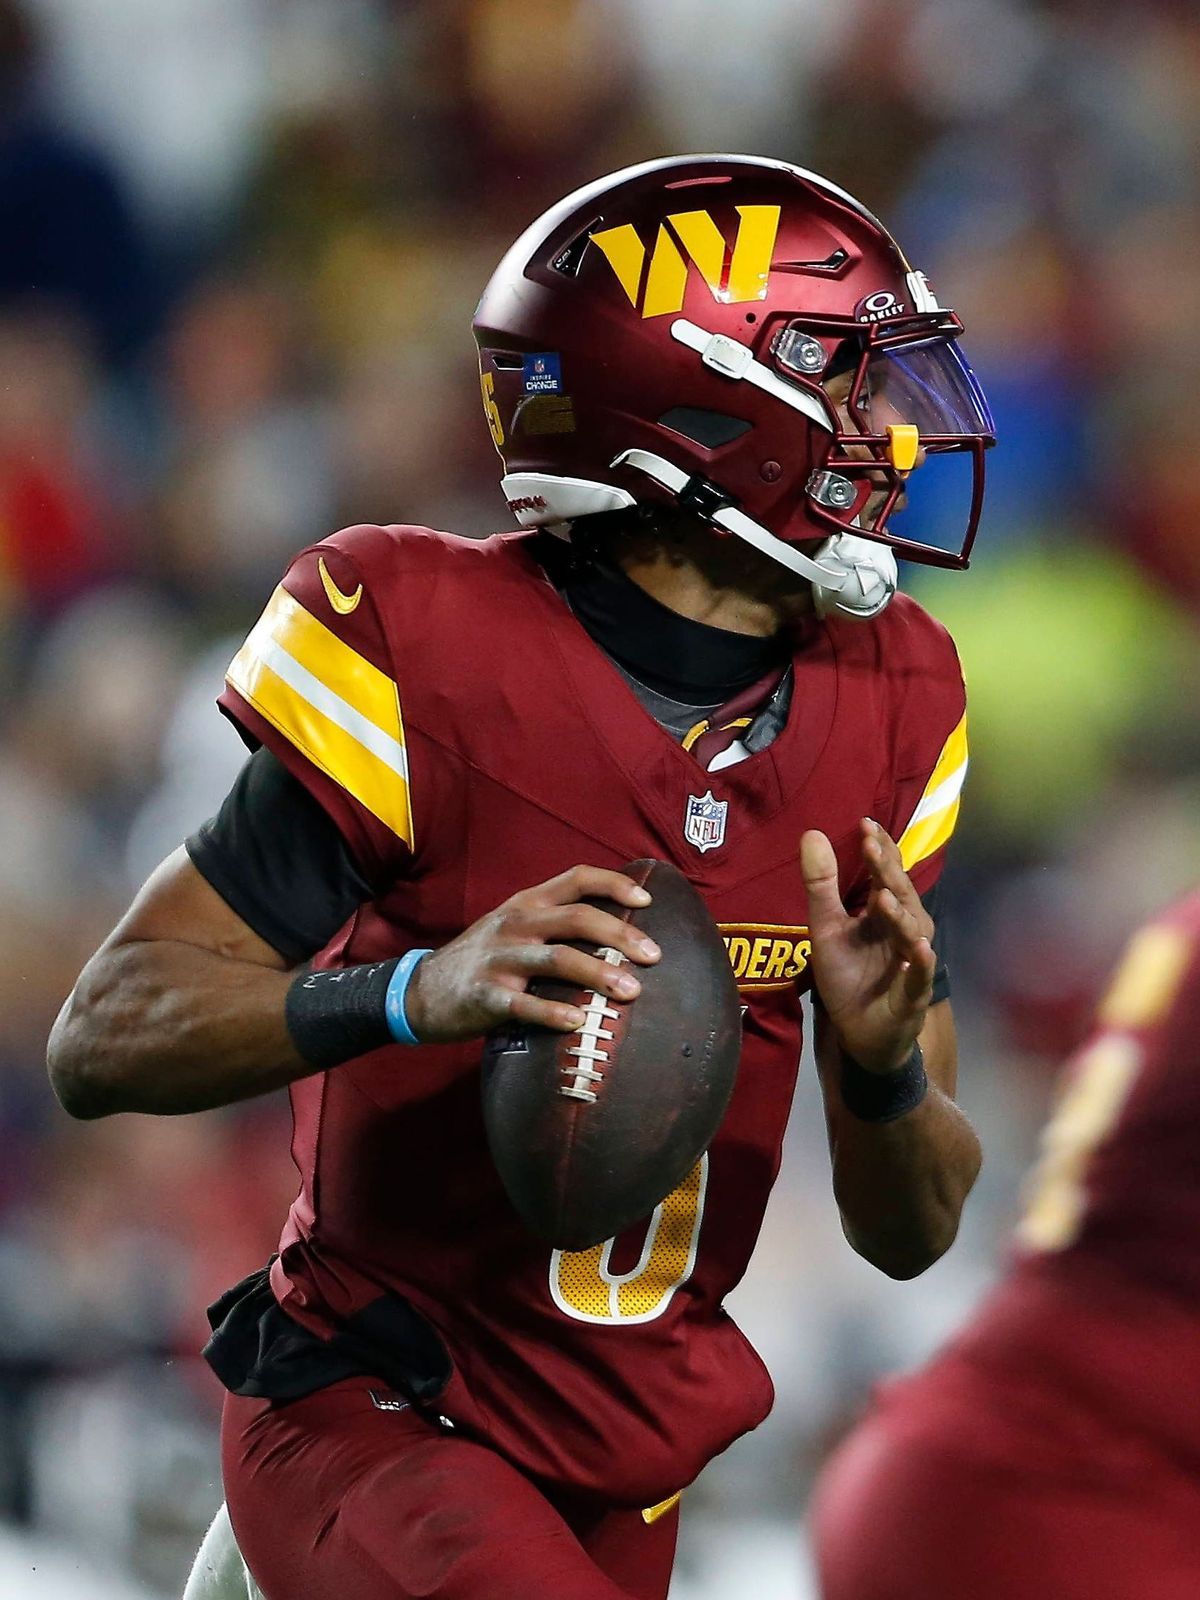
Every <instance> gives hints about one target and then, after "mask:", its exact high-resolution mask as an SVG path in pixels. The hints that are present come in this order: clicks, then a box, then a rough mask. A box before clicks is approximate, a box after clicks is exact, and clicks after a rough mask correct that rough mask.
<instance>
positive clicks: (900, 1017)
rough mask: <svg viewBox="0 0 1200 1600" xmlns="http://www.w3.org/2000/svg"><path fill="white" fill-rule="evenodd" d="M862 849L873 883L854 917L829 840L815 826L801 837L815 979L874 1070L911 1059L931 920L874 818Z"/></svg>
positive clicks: (924, 1003) (853, 1049)
mask: <svg viewBox="0 0 1200 1600" xmlns="http://www.w3.org/2000/svg"><path fill="white" fill-rule="evenodd" d="M861 848H862V859H863V864H864V866H865V867H866V869H867V872H868V874H869V875H870V879H871V889H870V893H869V894H868V896H867V903H866V906H865V907H864V909H863V910H862V911H861V912H860V913H859V914H858V915H857V916H851V915H850V914H849V913H848V912H847V910H846V908H845V906H844V905H843V904H842V897H841V894H840V893H839V891H838V877H837V857H836V856H835V855H834V851H833V846H832V845H831V844H830V842H829V840H828V839H827V838H826V837H825V835H824V834H823V833H818V832H816V831H815V830H813V831H810V832H808V833H806V834H805V835H804V836H803V838H802V839H801V840H800V865H801V870H802V871H803V874H804V883H805V887H806V889H807V890H808V921H809V932H810V934H811V937H812V957H811V960H812V969H813V981H814V983H815V985H816V989H817V993H818V995H819V996H820V999H821V1003H822V1004H823V1006H824V1007H825V1010H826V1012H827V1013H828V1015H829V1019H830V1021H831V1022H832V1023H833V1026H834V1029H835V1030H836V1032H837V1035H838V1038H839V1040H840V1041H841V1045H842V1048H843V1049H844V1050H845V1051H846V1052H847V1054H849V1055H851V1056H853V1058H854V1059H855V1060H856V1061H857V1062H858V1063H859V1065H860V1066H862V1067H865V1068H866V1069H867V1070H868V1071H871V1072H890V1071H892V1070H893V1069H894V1068H896V1067H899V1066H901V1065H903V1063H904V1061H905V1060H906V1059H907V1057H908V1055H909V1053H910V1051H911V1050H912V1047H913V1044H914V1043H915V1042H916V1039H917V1035H918V1034H919V1033H920V1031H921V1027H922V1024H923V1023H924V1021H925V1013H926V1012H927V1011H928V1009H929V1001H930V996H931V994H932V991H933V974H934V966H935V958H934V953H933V946H932V944H931V942H930V941H931V939H932V937H933V920H932V918H931V917H930V915H929V913H928V912H927V911H926V910H925V907H924V906H923V905H922V904H921V899H920V896H919V895H918V894H917V891H916V889H914V888H913V885H912V881H911V879H910V878H909V876H908V874H907V873H906V872H905V870H904V868H903V866H902V865H901V862H900V851H899V849H898V848H897V846H896V843H895V841H894V840H893V839H892V838H891V837H890V836H889V834H888V833H887V832H886V831H885V830H884V829H883V828H881V827H880V826H879V824H878V823H877V822H873V821H871V819H870V818H868V817H864V818H863V821H862V843H861Z"/></svg>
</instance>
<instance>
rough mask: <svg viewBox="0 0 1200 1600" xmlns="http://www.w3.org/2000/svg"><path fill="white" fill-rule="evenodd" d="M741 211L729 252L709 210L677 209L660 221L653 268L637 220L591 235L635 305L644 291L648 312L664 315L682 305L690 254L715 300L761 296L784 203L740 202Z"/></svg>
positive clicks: (643, 307)
mask: <svg viewBox="0 0 1200 1600" xmlns="http://www.w3.org/2000/svg"><path fill="white" fill-rule="evenodd" d="M737 213H738V230H737V238H736V239H735V240H734V244H733V253H732V255H730V254H729V249H728V246H727V244H726V242H725V236H724V234H722V232H721V230H720V229H719V228H718V227H717V225H716V223H715V222H714V221H713V219H712V217H711V216H710V215H709V213H708V212H707V211H676V212H673V213H672V214H671V215H670V216H669V217H667V218H666V220H665V221H663V222H660V223H659V225H658V237H657V238H656V239H655V241H654V250H653V252H652V254H651V256H650V267H649V271H647V270H646V246H645V245H644V244H643V243H642V241H641V239H640V238H639V237H638V234H637V230H636V228H634V226H633V224H632V223H629V222H623V223H621V225H620V227H617V228H605V229H604V230H603V231H602V232H601V233H593V234H592V236H591V239H592V243H593V244H594V245H596V246H597V247H598V249H600V250H601V251H602V252H603V254H604V257H605V259H606V260H607V262H608V264H609V266H610V267H611V268H612V269H613V271H614V272H615V273H616V275H617V280H618V282H619V283H620V285H621V287H622V289H624V291H625V293H626V294H627V295H628V296H629V303H630V305H632V306H636V305H637V303H638V294H639V291H640V292H641V295H642V303H641V310H642V316H643V317H663V316H666V315H667V314H668V313H670V312H675V311H681V310H682V309H683V296H684V293H685V291H686V289H687V275H688V261H689V260H690V261H691V262H692V264H693V266H695V267H696V268H697V269H698V271H699V273H700V276H701V277H702V278H703V279H704V281H705V283H707V285H708V287H709V289H710V290H711V291H712V297H713V299H714V300H719V301H721V303H722V304H725V305H728V304H733V305H736V304H739V303H741V302H743V301H746V300H762V299H765V298H766V293H767V277H768V274H769V273H770V270H771V256H772V254H773V253H774V250H775V236H776V234H777V233H778V232H779V207H778V206H738V207H737ZM727 257H728V261H729V270H728V274H726V270H725V263H726V258H727ZM643 279H644V282H645V287H644V289H643Z"/></svg>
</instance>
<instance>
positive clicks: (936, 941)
mask: <svg viewBox="0 0 1200 1600" xmlns="http://www.w3.org/2000/svg"><path fill="white" fill-rule="evenodd" d="M921 904H922V905H923V906H924V907H925V909H926V911H928V913H929V915H930V916H931V917H932V918H933V953H934V955H935V956H936V957H937V966H936V967H935V968H934V969H933V999H932V1000H931V1001H930V1005H937V1003H938V1001H939V1000H949V998H950V973H949V971H948V970H947V967H946V950H947V948H948V946H949V929H948V928H947V926H946V907H945V904H944V901H943V898H942V880H941V879H940V878H939V879H938V881H937V882H936V883H935V884H934V885H933V887H932V889H930V890H929V891H928V892H927V893H926V894H923V895H922V896H921Z"/></svg>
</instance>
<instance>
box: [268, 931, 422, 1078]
mask: <svg viewBox="0 0 1200 1600" xmlns="http://www.w3.org/2000/svg"><path fill="white" fill-rule="evenodd" d="M399 964H400V958H399V957H398V956H397V957H394V958H393V959H392V960H390V961H372V962H369V963H367V964H366V965H365V966H361V967H342V968H341V969H340V970H337V971H333V972H302V973H300V975H299V976H298V977H297V978H296V979H295V980H294V981H293V983H292V985H291V987H290V988H289V989H288V992H287V999H286V1001H285V1003H284V1019H285V1021H286V1022H287V1029H288V1032H289V1033H290V1034H291V1036H292V1043H293V1044H294V1045H295V1046H296V1050H297V1053H298V1054H299V1055H300V1056H302V1057H303V1059H304V1060H305V1061H307V1062H308V1064H309V1065H310V1066H313V1067H336V1066H340V1065H341V1063H342V1062H343V1061H350V1060H352V1059H353V1058H354V1057H355V1056H363V1055H366V1053H367V1051H368V1050H378V1049H380V1048H381V1047H382V1046H383V1045H385V1044H394V1043H395V1040H394V1038H393V1037H392V1032H391V1029H390V1028H389V1027H388V1019H387V992H388V984H389V983H390V982H391V979H392V973H393V972H395V970H396V968H397V967H398V966H399Z"/></svg>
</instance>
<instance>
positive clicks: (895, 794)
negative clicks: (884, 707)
mask: <svg viewBox="0 0 1200 1600" xmlns="http://www.w3.org/2000/svg"><path fill="white" fill-rule="evenodd" d="M897 621H898V623H900V629H898V633H899V638H898V639H897V640H896V643H897V644H899V643H900V642H901V640H902V641H903V646H904V647H903V649H902V650H897V651H896V655H898V656H899V659H898V660H896V659H893V660H891V661H890V662H889V667H890V669H891V670H892V671H893V673H894V676H895V681H896V683H897V686H898V690H899V693H900V705H899V710H898V715H897V718H896V726H897V740H896V746H895V755H894V760H893V773H894V779H893V785H892V793H891V797H890V810H889V811H888V812H887V814H886V816H885V815H882V814H881V815H880V817H879V820H880V821H881V822H884V824H885V826H887V828H888V831H889V833H890V834H891V835H892V838H893V839H895V840H896V842H897V843H898V844H899V846H900V858H901V860H902V862H903V863H904V869H905V871H906V872H907V873H908V875H909V876H910V877H911V879H912V881H913V884H914V885H915V887H916V889H917V892H918V894H926V893H928V891H929V890H930V889H931V888H932V887H933V885H934V884H935V883H936V882H937V880H938V878H939V877H940V876H941V871H942V864H943V862H944V860H945V854H946V845H947V844H948V842H949V840H950V836H951V834H952V833H953V832H954V828H955V824H956V823H957V821H958V809H959V802H960V798H961V794H962V786H963V780H964V779H965V778H966V775H967V701H966V690H965V688H964V686H963V677H962V668H961V667H960V665H959V660H958V652H957V651H956V650H955V648H954V642H953V640H952V639H951V638H950V635H949V634H948V633H947V632H946V630H945V629H944V628H943V627H942V626H941V624H940V623H938V622H935V621H934V619H933V618H932V617H930V616H929V615H928V614H927V613H926V612H924V611H922V610H921V609H920V608H919V607H918V606H916V605H915V604H914V603H913V602H912V601H909V602H908V605H907V608H906V609H905V610H904V611H903V612H902V613H901V615H900V617H898V618H897ZM888 653H889V655H891V654H892V652H891V651H889V652H888Z"/></svg>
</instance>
